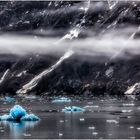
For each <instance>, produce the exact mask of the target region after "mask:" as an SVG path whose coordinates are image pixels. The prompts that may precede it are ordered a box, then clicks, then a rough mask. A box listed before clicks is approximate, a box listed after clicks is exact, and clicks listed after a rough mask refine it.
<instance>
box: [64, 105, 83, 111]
mask: <svg viewBox="0 0 140 140" xmlns="http://www.w3.org/2000/svg"><path fill="white" fill-rule="evenodd" d="M84 111H85V109H83V108H81V107H77V106H69V107H65V108H64V109H62V112H84Z"/></svg>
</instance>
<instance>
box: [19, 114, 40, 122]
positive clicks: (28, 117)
mask: <svg viewBox="0 0 140 140" xmlns="http://www.w3.org/2000/svg"><path fill="white" fill-rule="evenodd" d="M38 120H39V118H38V117H37V116H35V115H34V114H27V115H25V116H23V117H22V118H21V121H38Z"/></svg>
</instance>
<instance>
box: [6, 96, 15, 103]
mask: <svg viewBox="0 0 140 140" xmlns="http://www.w3.org/2000/svg"><path fill="white" fill-rule="evenodd" d="M5 101H6V102H15V98H12V97H9V96H6V97H5Z"/></svg>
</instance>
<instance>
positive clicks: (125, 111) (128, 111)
mask: <svg viewBox="0 0 140 140" xmlns="http://www.w3.org/2000/svg"><path fill="white" fill-rule="evenodd" d="M122 112H123V113H130V112H132V110H125V109H124V110H122Z"/></svg>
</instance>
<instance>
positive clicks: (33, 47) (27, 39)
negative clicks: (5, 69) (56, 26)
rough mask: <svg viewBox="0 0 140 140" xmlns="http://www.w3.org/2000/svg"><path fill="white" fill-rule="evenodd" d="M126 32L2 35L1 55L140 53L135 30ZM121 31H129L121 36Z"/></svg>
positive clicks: (108, 55)
mask: <svg viewBox="0 0 140 140" xmlns="http://www.w3.org/2000/svg"><path fill="white" fill-rule="evenodd" d="M127 30H128V29H125V30H123V31H120V32H119V31H117V32H115V31H110V32H108V33H106V34H103V35H100V36H88V37H85V38H76V39H73V40H69V39H65V40H61V38H56V37H51V38H50V37H49V38H48V37H34V36H31V35H30V36H29V35H26V36H25V35H11V34H9V35H8V34H6V35H1V36H0V54H17V55H27V54H46V55H47V54H53V53H56V52H57V53H58V54H63V53H64V52H66V51H68V50H73V51H74V53H75V54H81V55H90V56H107V57H109V58H111V57H114V56H115V55H116V58H117V57H118V58H119V57H123V58H124V59H125V58H129V57H132V56H135V55H138V54H140V48H139V46H140V41H139V40H138V39H132V38H131V36H130V37H128V36H129V35H131V34H132V33H131V32H130V33H128V32H127ZM121 32H126V35H122V34H121Z"/></svg>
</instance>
